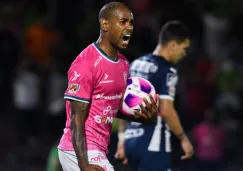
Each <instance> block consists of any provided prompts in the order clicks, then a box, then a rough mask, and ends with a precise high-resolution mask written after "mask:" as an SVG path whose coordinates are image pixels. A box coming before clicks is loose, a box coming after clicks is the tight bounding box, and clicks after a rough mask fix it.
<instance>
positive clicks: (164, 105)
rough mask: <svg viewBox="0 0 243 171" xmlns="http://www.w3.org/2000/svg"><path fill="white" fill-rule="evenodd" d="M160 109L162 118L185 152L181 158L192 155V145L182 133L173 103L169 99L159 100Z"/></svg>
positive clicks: (187, 157)
mask: <svg viewBox="0 0 243 171" xmlns="http://www.w3.org/2000/svg"><path fill="white" fill-rule="evenodd" d="M160 111H163V115H162V116H163V118H164V120H165V122H166V123H167V125H168V126H169V128H170V129H171V131H172V132H173V134H174V135H176V136H177V137H178V138H179V139H180V141H181V147H182V149H183V151H184V153H185V155H183V156H182V157H181V159H183V160H184V159H189V158H190V157H191V156H192V155H193V147H192V145H191V142H190V140H189V139H188V137H187V135H186V134H185V133H184V130H183V128H182V125H181V122H180V119H179V117H178V115H177V112H176V110H175V108H174V103H173V101H172V100H169V99H161V100H160Z"/></svg>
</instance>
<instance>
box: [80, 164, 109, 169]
mask: <svg viewBox="0 0 243 171" xmlns="http://www.w3.org/2000/svg"><path fill="white" fill-rule="evenodd" d="M82 171H105V169H103V168H102V167H100V166H98V165H94V164H88V165H87V166H86V167H85V168H84V169H83V170H82Z"/></svg>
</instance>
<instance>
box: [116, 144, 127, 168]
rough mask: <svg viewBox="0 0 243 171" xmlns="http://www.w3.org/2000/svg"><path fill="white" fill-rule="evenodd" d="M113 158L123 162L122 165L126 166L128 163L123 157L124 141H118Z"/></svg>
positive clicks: (124, 156)
mask: <svg viewBox="0 0 243 171" xmlns="http://www.w3.org/2000/svg"><path fill="white" fill-rule="evenodd" d="M115 158H116V159H122V160H123V162H122V163H123V164H127V163H128V160H127V158H126V155H125V149H124V141H119V142H118V144H117V150H116V154H115Z"/></svg>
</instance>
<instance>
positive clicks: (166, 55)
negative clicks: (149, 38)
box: [153, 45, 171, 62]
mask: <svg viewBox="0 0 243 171" xmlns="http://www.w3.org/2000/svg"><path fill="white" fill-rule="evenodd" d="M153 55H156V56H160V57H161V58H164V59H165V60H167V61H169V62H171V60H170V56H169V53H168V50H167V49H166V48H164V47H162V46H161V45H157V47H156V48H155V50H154V51H153Z"/></svg>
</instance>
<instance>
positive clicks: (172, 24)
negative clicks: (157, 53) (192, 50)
mask: <svg viewBox="0 0 243 171" xmlns="http://www.w3.org/2000/svg"><path fill="white" fill-rule="evenodd" d="M159 44H160V45H161V46H162V47H164V48H166V49H167V54H168V58H169V60H170V61H171V62H178V61H179V60H180V59H181V58H182V57H183V56H185V55H186V49H187V48H188V47H189V45H190V40H189V31H188V28H187V26H186V25H185V24H184V23H182V22H180V21H169V22H167V23H166V24H165V25H163V26H162V28H161V30H160V34H159Z"/></svg>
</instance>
